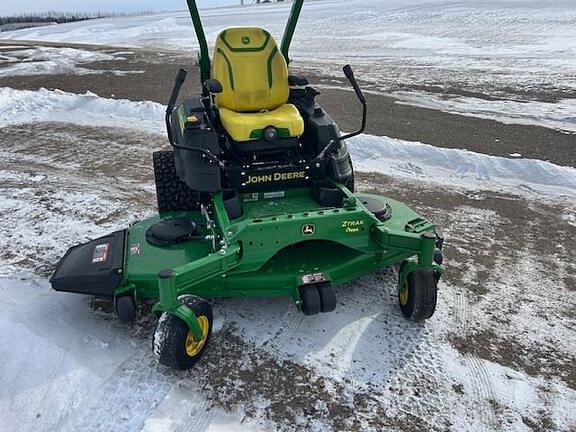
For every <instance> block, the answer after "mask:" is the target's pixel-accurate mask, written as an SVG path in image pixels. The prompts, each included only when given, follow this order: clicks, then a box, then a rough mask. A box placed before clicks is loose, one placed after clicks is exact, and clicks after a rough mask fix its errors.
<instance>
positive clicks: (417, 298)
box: [398, 269, 438, 321]
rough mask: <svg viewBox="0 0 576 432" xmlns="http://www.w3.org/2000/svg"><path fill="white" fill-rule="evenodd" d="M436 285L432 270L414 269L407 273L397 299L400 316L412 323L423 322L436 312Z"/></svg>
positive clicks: (434, 274)
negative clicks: (402, 315) (400, 311)
mask: <svg viewBox="0 0 576 432" xmlns="http://www.w3.org/2000/svg"><path fill="white" fill-rule="evenodd" d="M437 293H438V285H437V279H436V273H435V271H434V270H432V269H416V270H414V271H412V272H410V273H408V277H407V278H406V282H405V283H404V285H403V286H402V287H401V289H400V292H399V295H398V299H399V302H400V309H401V310H402V314H404V316H405V317H406V318H408V319H410V320H412V321H424V320H426V319H428V318H430V317H431V316H432V315H434V311H435V310H436V302H437Z"/></svg>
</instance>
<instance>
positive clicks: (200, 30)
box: [186, 0, 304, 96]
mask: <svg viewBox="0 0 576 432" xmlns="http://www.w3.org/2000/svg"><path fill="white" fill-rule="evenodd" d="M186 2H187V3H188V10H189V11H190V17H191V18H192V24H194V31H195V32H196V37H197V38H198V43H199V44H200V53H199V54H198V62H199V64H200V80H201V81H202V82H201V84H202V92H203V94H204V96H208V90H207V89H206V88H204V83H205V82H206V80H207V79H210V53H209V51H208V43H207V42H206V34H205V33H204V27H203V26H202V20H201V19H200V13H199V12H198V6H197V5H196V0H186ZM303 4H304V0H294V1H293V2H292V9H291V10H290V16H289V17H288V23H287V24H286V28H285V30H284V36H283V37H282V46H281V51H282V54H283V55H284V58H285V59H286V63H290V58H289V56H288V52H289V51H290V44H291V43H292V37H293V36H294V32H295V31H296V25H297V24H298V19H299V18H300V12H301V11H302V5H303Z"/></svg>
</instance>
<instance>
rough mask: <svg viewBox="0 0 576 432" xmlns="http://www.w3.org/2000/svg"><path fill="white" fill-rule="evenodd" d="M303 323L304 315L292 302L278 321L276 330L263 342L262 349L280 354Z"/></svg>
mask: <svg viewBox="0 0 576 432" xmlns="http://www.w3.org/2000/svg"><path fill="white" fill-rule="evenodd" d="M303 321H304V314H303V313H302V311H301V310H300V309H298V307H297V306H296V304H295V303H294V302H290V303H289V306H288V310H287V311H286V313H285V314H284V315H283V316H282V319H281V320H280V321H278V329H277V330H276V332H274V333H272V332H270V333H269V335H270V336H269V337H268V338H267V339H266V340H265V341H264V343H263V344H262V347H263V348H264V349H266V350H267V351H273V352H280V351H281V349H282V348H283V347H284V346H285V345H286V343H288V341H289V340H290V339H291V338H292V337H293V336H294V334H295V333H296V331H297V330H298V329H299V328H300V325H301V324H302V322H303Z"/></svg>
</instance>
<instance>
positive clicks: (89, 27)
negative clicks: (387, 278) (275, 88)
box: [0, 0, 576, 130]
mask: <svg viewBox="0 0 576 432" xmlns="http://www.w3.org/2000/svg"><path fill="white" fill-rule="evenodd" d="M289 8H290V4H274V5H267V6H258V7H244V8H240V7H228V8H217V9H206V10H203V11H202V13H201V15H202V18H203V22H204V26H205V28H206V35H207V39H208V41H209V43H210V44H212V43H213V41H214V40H215V37H216V35H217V34H218V32H219V31H220V30H222V29H223V28H225V27H228V26H235V25H260V26H264V27H266V28H267V29H268V30H270V31H271V33H272V34H273V35H275V36H276V38H277V39H278V40H279V39H280V37H281V35H282V33H283V30H284V26H285V21H286V17H287V16H288V11H289ZM575 22H576V7H574V2H573V1H572V0H556V1H554V2H550V1H545V0H530V1H518V0H501V1H499V2H491V1H472V0H467V1H463V2H456V3H455V2H452V1H449V0H430V1H427V2H422V1H421V0H406V1H403V2H401V4H400V3H399V2H397V1H396V0H380V1H377V2H376V1H373V0H356V1H354V2H350V1H345V0H325V1H308V2H306V3H305V6H304V9H303V13H302V16H301V20H300V22H299V24H298V31H297V34H296V36H295V38H294V42H293V46H292V57H293V58H294V59H295V64H296V66H299V67H307V68H312V69H316V70H319V71H324V72H328V73H330V74H332V75H334V74H340V73H341V65H343V64H346V63H351V64H352V65H354V67H355V69H356V76H357V77H358V78H359V79H362V80H363V81H368V82H370V83H372V84H373V85H374V86H375V87H376V88H378V89H379V90H381V91H386V92H390V91H396V90H400V91H403V90H404V91H405V90H406V89H412V88H413V87H414V86H422V87H435V88H441V89H442V90H443V91H444V92H448V93H450V91H451V90H452V89H453V88H461V89H465V90H468V91H470V92H477V93H482V94H489V95H494V96H496V97H497V98H499V99H503V100H504V101H503V102H502V103H500V102H496V103H494V104H493V105H492V103H491V102H485V101H481V100H477V98H475V97H471V98H467V97H457V98H456V99H453V100H450V101H448V102H446V101H441V100H438V98H437V97H434V96H433V95H428V94H424V96H418V95H416V97H417V98H418V99H419V98H422V97H423V98H425V99H426V101H424V102H422V101H419V102H418V103H427V104H430V103H431V104H434V105H436V106H437V105H441V108H442V109H447V110H454V111H457V112H460V113H462V112H464V111H466V112H467V113H468V115H478V116H489V118H493V117H496V118H497V119H500V117H503V118H504V121H513V122H520V123H521V124H526V122H531V123H530V124H544V125H549V124H552V125H553V127H560V128H562V129H565V128H566V125H565V124H564V120H566V117H570V110H572V112H573V110H574V100H573V98H572V99H570V98H565V97H563V96H559V98H560V99H561V100H560V101H559V103H558V104H556V103H555V102H549V103H544V104H542V103H535V104H527V105H526V104H523V102H529V101H533V100H534V99H538V92H542V91H549V92H551V93H554V92H558V93H560V94H563V93H572V94H573V92H574V91H576V80H575V78H574V77H575V76H576V62H575V61H574V59H575V58H576V25H575ZM318 29H321V30H322V31H318ZM0 37H1V38H3V39H9V40H15V41H16V40H18V39H28V40H45V41H56V42H80V43H89V44H101V45H116V46H127V47H154V48H163V49H165V48H170V49H175V50H185V51H189V50H190V49H197V47H198V43H197V41H196V40H195V36H194V33H193V31H192V27H191V22H190V17H189V15H188V13H187V12H184V11H183V12H169V13H160V14H152V15H146V16H135V17H122V18H109V19H101V20H90V21H86V22H79V23H68V24H61V25H55V26H49V27H40V28H32V29H25V30H20V31H15V32H5V33H2V34H1V35H0ZM532 93H535V94H536V95H533V94H532ZM408 99H409V101H411V103H415V102H414V100H413V99H414V98H413V97H412V96H410V97H409V98H408ZM507 99H508V100H510V101H511V103H508V102H507V101H506V100H507ZM562 99H566V100H562ZM509 109H510V110H512V113H510V112H509V111H508V110H509ZM567 120H568V123H569V124H571V125H572V126H571V127H570V128H568V129H566V130H574V119H573V116H572V119H569V118H568V119H567Z"/></svg>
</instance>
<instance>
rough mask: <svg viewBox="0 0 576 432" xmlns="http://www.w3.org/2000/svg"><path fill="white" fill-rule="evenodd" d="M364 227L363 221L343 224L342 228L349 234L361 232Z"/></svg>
mask: <svg viewBox="0 0 576 432" xmlns="http://www.w3.org/2000/svg"><path fill="white" fill-rule="evenodd" d="M363 227H364V221H363V220H362V219H360V220H352V221H344V222H342V228H344V232H346V233H348V234H353V233H357V232H360V231H361V230H362V228H363Z"/></svg>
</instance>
